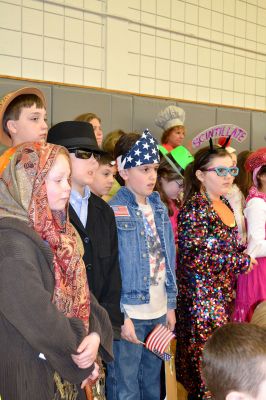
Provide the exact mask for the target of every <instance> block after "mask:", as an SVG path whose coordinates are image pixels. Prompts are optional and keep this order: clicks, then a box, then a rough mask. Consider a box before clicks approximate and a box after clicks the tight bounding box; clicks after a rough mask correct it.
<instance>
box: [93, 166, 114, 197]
mask: <svg viewBox="0 0 266 400" xmlns="http://www.w3.org/2000/svg"><path fill="white" fill-rule="evenodd" d="M115 173H116V167H115V166H110V165H109V164H105V165H99V168H98V169H97V171H96V172H95V175H94V179H93V182H92V184H91V185H90V188H91V190H92V192H93V193H94V194H96V195H97V196H100V197H101V196H104V195H106V194H108V193H109V191H110V190H111V187H112V185H113V183H114V175H115Z"/></svg>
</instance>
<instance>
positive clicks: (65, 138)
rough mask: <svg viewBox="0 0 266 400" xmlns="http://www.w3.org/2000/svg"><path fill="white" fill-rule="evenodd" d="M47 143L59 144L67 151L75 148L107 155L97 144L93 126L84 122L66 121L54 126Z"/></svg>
mask: <svg viewBox="0 0 266 400" xmlns="http://www.w3.org/2000/svg"><path fill="white" fill-rule="evenodd" d="M47 142H48V143H53V144H59V145H61V146H64V147H66V148H67V149H70V148H75V149H82V150H90V151H94V152H95V153H99V154H105V152H104V151H103V150H101V149H100V147H99V146H98V144H97V141H96V138H95V134H94V130H93V126H92V125H91V124H90V123H89V122H84V121H64V122H59V123H58V124H56V125H54V126H52V128H50V129H49V131H48V136H47Z"/></svg>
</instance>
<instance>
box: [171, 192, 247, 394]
mask: <svg viewBox="0 0 266 400" xmlns="http://www.w3.org/2000/svg"><path fill="white" fill-rule="evenodd" d="M224 201H225V202H226V200H224ZM226 205H228V202H226ZM178 247H179V253H178V263H177V279H178V288H179V293H178V297H177V330H176V331H177V356H176V371H177V379H178V381H180V382H181V383H182V384H183V385H184V386H185V388H186V389H187V390H188V392H189V393H190V395H191V396H192V397H191V398H193V399H194V398H199V399H201V398H205V399H209V398H211V397H209V396H208V395H207V394H206V393H207V392H206V389H205V387H204V385H203V383H202V382H201V377H200V361H201V354H202V349H203V346H204V344H205V342H206V340H207V339H208V337H209V336H210V335H211V334H212V332H213V331H214V329H216V328H217V327H219V326H221V325H223V324H225V323H227V322H228V321H229V320H230V316H231V313H232V299H233V287H234V284H235V280H236V276H237V274H238V273H241V272H245V271H246V270H247V269H248V267H249V264H250V258H249V256H248V255H247V254H244V253H243V252H242V250H243V248H242V247H240V245H239V242H238V240H237V227H229V226H227V225H225V224H224V223H223V222H222V220H221V219H220V217H219V216H218V214H217V213H216V212H215V210H214V209H213V207H212V205H211V203H209V201H208V200H207V199H206V198H205V197H203V196H202V195H201V194H199V193H198V194H196V195H194V196H193V197H192V198H191V199H190V200H189V201H188V202H187V203H186V204H185V205H184V207H183V208H182V209H181V211H180V213H179V215H178ZM194 396H195V397H194Z"/></svg>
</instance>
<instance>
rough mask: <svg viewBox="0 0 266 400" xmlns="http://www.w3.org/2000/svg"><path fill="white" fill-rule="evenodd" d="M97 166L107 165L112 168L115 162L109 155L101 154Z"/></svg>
mask: <svg viewBox="0 0 266 400" xmlns="http://www.w3.org/2000/svg"><path fill="white" fill-rule="evenodd" d="M98 163H99V165H109V166H110V167H113V166H114V165H115V160H114V158H113V157H112V156H111V154H109V153H106V154H101V157H100V159H99V160H98Z"/></svg>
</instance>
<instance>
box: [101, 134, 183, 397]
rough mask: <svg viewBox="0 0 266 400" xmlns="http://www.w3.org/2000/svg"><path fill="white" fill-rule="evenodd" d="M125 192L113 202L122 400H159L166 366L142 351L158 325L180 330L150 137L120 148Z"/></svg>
mask: <svg viewBox="0 0 266 400" xmlns="http://www.w3.org/2000/svg"><path fill="white" fill-rule="evenodd" d="M115 156H116V160H117V165H118V171H119V174H120V175H121V177H122V178H123V180H124V181H125V186H124V187H122V188H121V189H120V190H119V191H118V193H117V194H116V195H115V196H114V197H113V198H112V200H111V201H110V203H109V204H110V205H111V207H112V208H113V210H114V213H115V217H116V223H117V232H118V248H119V261H120V269H121V275H122V295H121V307H122V310H123V312H124V315H125V321H124V325H123V326H122V333H121V337H122V339H121V340H120V341H119V342H117V343H116V345H115V347H114V354H115V371H116V374H117V399H118V400H125V399H127V400H139V399H141V398H143V399H145V400H159V399H160V370H161V364H162V361H161V360H160V359H159V358H158V357H157V356H155V355H154V354H153V353H152V352H150V351H148V350H147V349H146V348H145V347H143V346H142V345H141V342H143V341H145V338H146V336H147V335H148V334H149V333H150V332H151V331H152V330H153V328H154V327H155V326H156V325H157V324H160V323H162V324H166V325H167V326H168V327H169V329H170V330H173V329H174V327H175V307H176V292H177V290H176V278H175V244H174V238H173V231H172V228H171V223H170V220H169V217H168V212H167V209H166V207H165V206H164V204H163V203H162V202H161V200H160V197H159V194H158V193H157V192H153V189H154V186H155V183H156V178H157V169H158V166H159V161H160V160H159V154H158V150H157V146H156V142H155V140H154V138H153V137H152V136H151V134H150V133H149V131H145V132H144V133H143V134H142V135H139V134H137V133H129V134H126V135H124V136H122V137H121V138H120V139H119V141H118V142H117V144H116V147H115Z"/></svg>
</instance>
